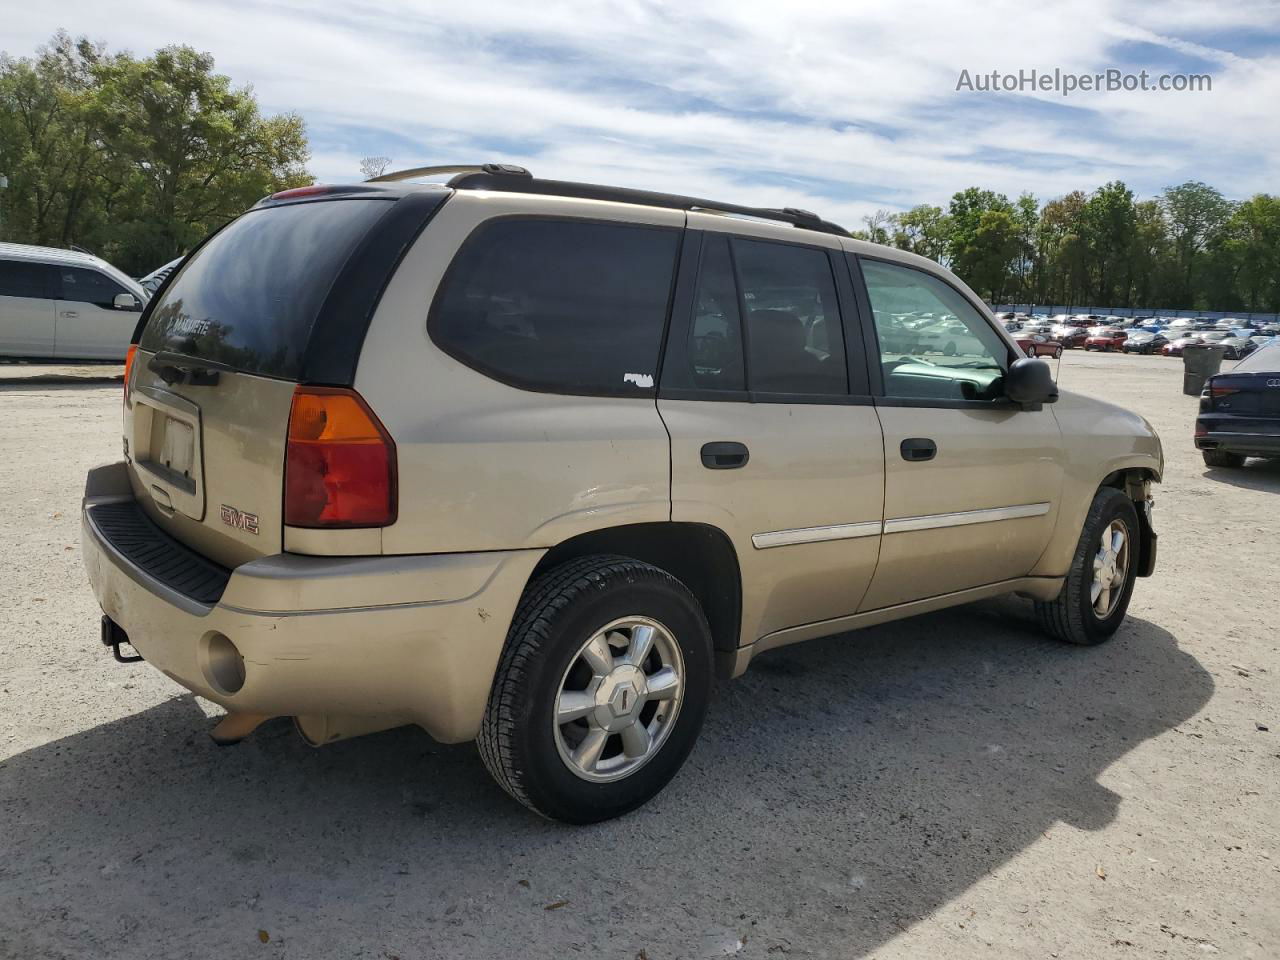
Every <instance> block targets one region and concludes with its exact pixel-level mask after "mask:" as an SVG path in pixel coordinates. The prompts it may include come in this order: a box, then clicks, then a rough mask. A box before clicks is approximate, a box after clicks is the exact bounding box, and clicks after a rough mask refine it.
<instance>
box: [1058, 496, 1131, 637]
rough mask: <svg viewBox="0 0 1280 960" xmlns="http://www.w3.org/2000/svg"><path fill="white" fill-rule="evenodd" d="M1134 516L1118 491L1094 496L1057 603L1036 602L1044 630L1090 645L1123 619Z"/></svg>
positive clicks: (1129, 595)
mask: <svg viewBox="0 0 1280 960" xmlns="http://www.w3.org/2000/svg"><path fill="white" fill-rule="evenodd" d="M1138 549H1139V547H1138V513H1137V511H1136V510H1135V509H1134V506H1133V501H1132V500H1130V499H1129V498H1128V497H1127V496H1125V495H1124V494H1123V493H1122V492H1120V491H1119V490H1116V489H1114V488H1112V487H1103V488H1102V489H1101V490H1099V491H1098V492H1097V493H1096V494H1094V497H1093V504H1092V505H1091V506H1090V507H1089V513H1088V515H1087V516H1086V517H1085V521H1084V529H1083V530H1082V531H1081V533H1080V541H1079V543H1077V544H1076V552H1075V555H1074V556H1073V557H1072V560H1071V569H1070V571H1068V573H1067V579H1066V582H1065V583H1064V584H1063V586H1062V592H1061V593H1059V594H1058V597H1057V599H1056V600H1051V601H1049V602H1047V603H1046V602H1042V601H1036V605H1035V606H1036V615H1037V616H1038V617H1039V619H1040V625H1041V626H1042V627H1043V628H1044V629H1045V631H1046V632H1048V633H1049V634H1051V635H1052V636H1055V637H1057V638H1058V639H1059V640H1065V641H1066V642H1068V643H1077V644H1081V645H1083V646H1093V645H1094V644H1099V643H1102V642H1103V641H1105V640H1108V639H1110V638H1111V636H1112V634H1114V633H1115V632H1116V630H1117V629H1119V627H1120V624H1121V622H1123V620H1124V615H1125V612H1126V611H1127V610H1128V609H1129V599H1130V597H1131V596H1132V595H1133V584H1134V580H1135V578H1136V577H1137V573H1138Z"/></svg>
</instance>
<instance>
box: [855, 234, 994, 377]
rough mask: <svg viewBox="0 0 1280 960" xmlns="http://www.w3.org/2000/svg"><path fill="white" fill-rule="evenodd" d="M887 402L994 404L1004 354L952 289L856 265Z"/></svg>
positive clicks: (910, 274)
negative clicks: (912, 399)
mask: <svg viewBox="0 0 1280 960" xmlns="http://www.w3.org/2000/svg"><path fill="white" fill-rule="evenodd" d="M861 265H862V275H863V278H864V279H865V280H866V284H867V296H868V297H869V298H870V300H871V312H872V315H873V316H874V317H875V324H876V334H877V336H878V337H879V340H880V365H881V370H882V371H883V373H884V388H885V395H886V396H889V397H915V398H922V399H945V400H997V399H1000V397H1001V396H1002V395H1003V394H1002V390H1001V382H1002V377H1003V375H1004V370H1005V367H1006V366H1007V364H1008V362H1009V350H1008V347H1007V346H1006V345H1005V342H1004V340H1002V339H1001V338H1000V336H999V334H997V333H996V332H995V330H993V329H992V327H991V325H990V324H989V323H987V321H986V320H985V319H984V318H983V317H982V315H981V314H979V313H978V311H977V310H976V309H975V308H974V307H973V306H972V305H971V304H970V303H969V301H968V300H966V299H965V298H964V297H963V296H962V295H961V294H960V293H959V291H957V290H956V289H955V288H953V287H952V286H951V285H950V284H947V283H945V282H943V281H942V280H939V279H938V278H937V277H934V276H931V275H930V274H928V273H925V272H924V271H922V270H916V269H914V268H912V267H904V266H899V265H897V264H889V263H884V262H882V261H879V260H862V261H861Z"/></svg>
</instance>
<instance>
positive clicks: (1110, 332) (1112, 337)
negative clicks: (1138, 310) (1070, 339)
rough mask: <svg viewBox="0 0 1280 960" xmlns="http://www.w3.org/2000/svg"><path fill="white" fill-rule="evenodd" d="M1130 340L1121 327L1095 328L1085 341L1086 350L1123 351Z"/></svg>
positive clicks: (1126, 332)
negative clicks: (1126, 342)
mask: <svg viewBox="0 0 1280 960" xmlns="http://www.w3.org/2000/svg"><path fill="white" fill-rule="evenodd" d="M1128 338H1129V333H1128V331H1126V330H1121V329H1120V328H1119V327H1095V328H1094V329H1093V330H1091V331H1090V332H1089V336H1088V337H1087V338H1086V339H1085V341H1084V348H1085V349H1086V350H1103V351H1106V350H1123V349H1124V343H1125V341H1126V340H1127V339H1128Z"/></svg>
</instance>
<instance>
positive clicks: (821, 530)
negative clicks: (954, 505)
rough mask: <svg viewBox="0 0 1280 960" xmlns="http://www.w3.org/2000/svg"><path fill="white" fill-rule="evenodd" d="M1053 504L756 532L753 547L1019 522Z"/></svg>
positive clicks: (765, 547)
mask: <svg viewBox="0 0 1280 960" xmlns="http://www.w3.org/2000/svg"><path fill="white" fill-rule="evenodd" d="M1051 506H1052V504H1049V503H1023V504H1018V505H1016V506H1011V507H989V508H987V509H985V510H962V511H960V512H958V513H931V514H928V515H927V516H923V517H899V518H898V519H896V520H886V521H885V522H884V523H883V524H882V523H881V522H880V521H879V520H869V521H867V522H865V523H836V524H831V525H829V526H825V527H799V528H796V529H794V530H772V531H769V532H768V533H753V534H752V535H751V544H752V546H754V547H755V548H756V549H757V550H768V549H769V548H770V547H788V546H791V545H793V544H797V543H822V542H824V541H827V540H856V539H858V538H859V537H875V536H879V535H880V534H881V533H884V534H890V533H910V532H912V531H915V530H939V529H942V528H944V527H964V526H968V525H969V524H973V523H994V522H995V521H997V520H1019V519H1022V518H1023V517H1043V516H1044V515H1045V514H1046V513H1048V512H1049V509H1050V507H1051Z"/></svg>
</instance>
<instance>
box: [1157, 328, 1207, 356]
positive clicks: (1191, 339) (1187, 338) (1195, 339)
mask: <svg viewBox="0 0 1280 960" xmlns="http://www.w3.org/2000/svg"><path fill="white" fill-rule="evenodd" d="M1203 342H1204V340H1203V338H1201V336H1200V335H1199V334H1194V333H1188V334H1183V335H1182V336H1179V337H1178V338H1177V339H1176V340H1170V341H1169V342H1168V343H1166V344H1165V345H1164V347H1163V348H1162V349H1161V351H1160V352H1161V353H1163V354H1164V355H1165V356H1166V357H1180V356H1182V350H1183V348H1184V347H1189V346H1191V345H1192V344H1193V343H1203Z"/></svg>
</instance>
